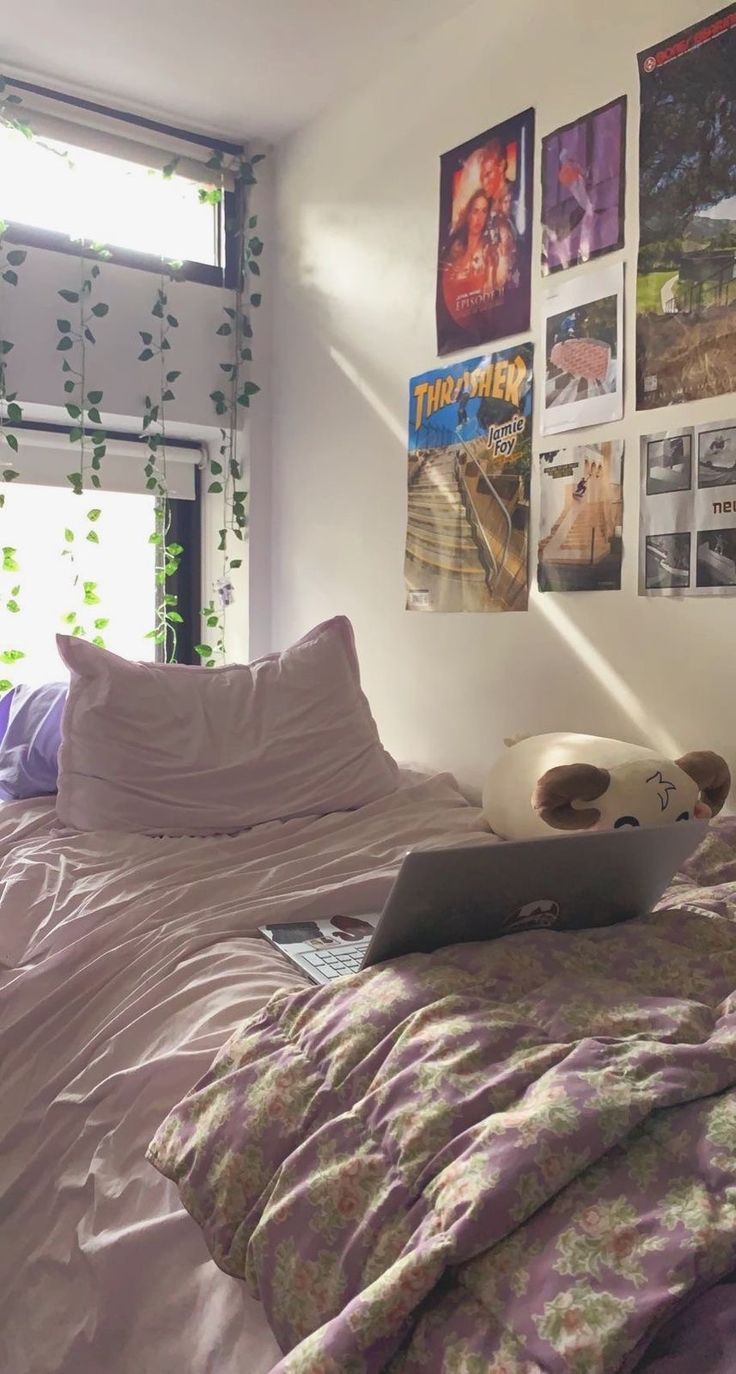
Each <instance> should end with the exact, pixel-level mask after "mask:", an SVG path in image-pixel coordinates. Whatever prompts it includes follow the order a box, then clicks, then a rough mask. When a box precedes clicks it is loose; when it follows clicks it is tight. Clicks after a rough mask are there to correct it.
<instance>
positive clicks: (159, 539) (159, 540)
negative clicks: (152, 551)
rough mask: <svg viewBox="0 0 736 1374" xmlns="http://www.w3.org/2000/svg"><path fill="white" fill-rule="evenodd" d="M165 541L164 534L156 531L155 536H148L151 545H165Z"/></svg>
mask: <svg viewBox="0 0 736 1374" xmlns="http://www.w3.org/2000/svg"><path fill="white" fill-rule="evenodd" d="M163 540H164V537H163V535H162V534H159V533H158V530H156V531H155V532H154V533H153V534H149V536H148V542H149V544H163Z"/></svg>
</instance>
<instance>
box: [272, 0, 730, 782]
mask: <svg viewBox="0 0 736 1374" xmlns="http://www.w3.org/2000/svg"><path fill="white" fill-rule="evenodd" d="M448 8H450V9H452V10H454V11H455V13H454V14H453V17H452V18H451V19H450V20H448V22H447V23H446V24H444V25H443V26H441V27H439V28H433V29H431V30H430V31H428V32H427V33H426V34H425V35H424V37H423V39H422V40H421V42H420V43H418V44H417V45H416V46H415V47H414V49H413V50H411V51H403V52H401V53H399V54H392V53H391V52H387V53H386V62H385V66H384V67H383V69H382V70H381V71H380V72H378V73H377V74H376V76H375V79H374V80H373V82H372V84H371V86H370V88H369V89H367V90H364V91H361V92H360V93H359V94H356V95H355V96H353V97H352V98H351V99H350V100H349V101H348V102H346V103H343V104H342V105H341V106H340V107H339V108H336V109H333V110H331V111H330V112H328V113H327V114H325V115H324V116H322V117H321V118H320V119H319V121H318V122H316V123H315V124H313V125H312V126H310V127H309V128H308V129H307V130H305V131H303V132H302V133H301V134H300V135H299V136H297V137H296V138H295V139H293V140H292V141H291V142H290V143H289V144H287V145H286V146H285V147H283V148H282V149H281V150H280V155H279V165H278V177H277V181H278V185H277V208H276V216H277V224H278V226H279V244H278V295H277V307H276V320H275V355H274V356H275V406H274V461H273V472H272V485H273V504H272V599H273V610H272V632H271V633H272V642H273V644H274V645H282V644H284V643H286V642H287V641H289V640H291V639H293V638H294V637H296V636H297V635H299V634H300V633H301V632H303V631H304V630H305V629H306V628H307V627H308V626H309V625H310V624H312V623H314V622H315V621H318V620H319V619H321V618H323V617H326V616H330V615H332V614H334V613H335V612H337V611H344V612H346V613H347V614H348V615H349V616H350V617H351V618H352V620H353V622H354V625H355V629H356V633H357V640H358V646H359V650H360V655H361V661H362V668H363V680H364V684H365V687H366V690H367V693H368V695H369V698H370V700H371V703H372V705H373V708H374V713H375V715H376V717H377V720H378V722H379V725H380V728H381V731H382V734H383V738H384V741H385V743H386V745H387V747H389V748H390V749H391V750H392V751H394V752H395V753H396V754H397V755H399V756H401V757H402V758H412V759H415V760H422V761H424V762H426V763H430V764H434V765H440V766H446V767H449V768H451V769H453V770H455V771H456V772H457V773H458V775H459V776H460V777H462V778H463V779H464V780H466V781H471V782H472V781H473V780H477V779H478V778H479V777H480V775H481V774H482V772H483V770H484V768H485V766H486V765H487V763H488V762H489V761H490V760H491V759H492V758H493V757H494V756H495V754H496V752H497V751H498V749H499V748H500V747H501V741H502V739H503V737H504V736H505V735H509V734H513V733H516V732H519V731H543V730H550V729H559V728H567V729H577V730H584V731H592V732H596V733H599V734H606V735H614V736H621V737H624V738H629V739H632V740H647V739H652V740H653V741H655V742H657V743H659V745H660V746H661V747H662V748H664V749H672V750H675V749H684V748H685V747H686V746H698V745H701V746H706V745H709V746H712V747H715V748H720V749H721V750H722V751H723V752H724V753H727V754H729V755H730V758H731V760H732V762H733V763H734V764H736V723H735V721H734V705H733V703H734V687H733V680H734V679H733V667H734V643H735V642H736V638H735V635H734V630H735V628H736V601H734V600H729V599H718V600H715V599H714V600H709V601H699V600H695V599H692V600H688V601H682V602H677V601H674V600H656V599H650V600H647V599H645V598H641V599H640V598H638V597H637V595H636V581H637V519H638V465H639V464H638V437H639V435H640V434H641V433H642V432H644V431H652V430H656V429H659V428H661V427H664V426H665V425H669V424H674V423H684V422H690V421H691V420H702V419H705V418H708V419H710V418H714V419H715V418H724V417H726V416H729V415H733V414H735V413H736V399H735V398H734V397H733V396H732V397H731V398H723V399H721V400H718V401H712V402H705V403H700V404H698V405H693V406H682V407H677V408H672V409H670V410H668V411H666V412H665V411H657V412H651V413H649V414H647V415H637V414H636V411H635V394H634V315H633V303H634V295H635V260H636V244H637V181H636V169H637V157H636V146H637V132H638V78H637V66H636V54H637V52H638V51H640V50H641V49H642V48H645V47H648V46H649V45H650V44H653V43H656V42H658V41H659V40H661V39H665V38H667V37H668V36H669V35H671V34H673V33H676V32H677V31H678V30H679V29H680V28H682V27H685V26H686V25H688V24H691V23H694V22H695V21H697V20H699V19H700V18H702V17H704V16H705V15H707V13H708V12H709V10H710V9H711V8H713V9H715V8H716V5H715V4H713V5H712V6H709V4H708V0H647V3H646V4H641V3H640V0H618V3H617V4H615V5H610V6H603V5H593V6H591V5H590V3H589V0H557V3H556V4H554V5H551V4H550V3H549V0H531V2H530V3H527V4H525V5H502V4H500V3H492V4H489V3H488V0H471V2H470V3H466V4H456V5H454V6H453V5H451V6H449V7H448ZM623 91H627V92H628V93H629V97H630V119H629V163H628V166H629V187H628V212H627V234H626V251H625V253H623V254H619V255H618V257H619V258H621V257H623V258H624V259H625V261H626V265H627V328H626V333H627V342H628V360H627V365H626V412H625V419H624V421H623V423H621V424H616V425H610V426H607V427H605V429H603V430H601V431H594V430H590V431H586V436H585V437H586V438H588V437H589V438H591V439H593V440H595V438H596V437H598V436H600V437H608V438H614V437H618V436H620V437H623V438H625V439H626V441H627V444H628V451H627V459H626V479H625V497H626V515H625V530H624V533H625V562H624V588H623V590H622V591H621V592H618V593H617V592H601V593H575V594H567V595H559V594H549V593H548V594H545V595H544V596H541V597H540V596H539V594H538V593H537V592H536V591H535V592H534V594H533V596H532V599H531V607H530V611H529V613H528V614H507V615H468V614H466V615H461V614H458V615H431V614H419V613H414V614H409V613H407V612H405V611H404V609H403V605H404V586H403V555H404V532H405V516H406V452H405V444H406V438H405V427H406V411H407V383H408V379H409V377H410V376H412V375H413V374H415V373H418V372H421V371H423V370H424V369H425V368H427V367H431V366H433V365H434V364H435V363H436V352H435V333H434V318H433V309H434V270H435V254H436V234H437V217H438V209H437V193H438V179H439V166H438V158H439V155H440V153H442V152H443V151H445V150H446V149H448V148H452V147H453V146H455V145H456V144H458V143H461V142H462V141H463V140H465V139H467V138H469V137H472V136H473V135H474V134H476V133H479V132H481V131H482V130H483V129H485V128H488V127H489V126H491V125H493V124H494V123H496V122H498V121H499V120H501V119H503V118H505V117H507V116H509V115H513V114H515V113H517V112H518V111H520V110H523V109H525V108H526V107H527V106H529V105H534V106H535V107H536V110H537V132H538V139H539V138H541V135H542V134H543V133H547V132H549V131H551V130H552V129H554V128H555V127H557V126H558V125H560V124H563V123H565V122H566V121H569V120H571V119H574V118H576V117H577V116H579V115H582V114H584V113H586V112H587V111H588V110H591V109H593V108H595V107H596V106H598V105H602V104H603V103H605V102H606V101H608V100H611V99H613V98H614V97H616V96H618V95H620V94H621V93H622V92H623ZM538 169H539V154H538V156H537V164H536V173H535V176H536V177H538V174H539V172H538ZM536 197H537V204H536V219H537V221H538V217H539V216H538V209H539V190H538V182H537V190H536ZM539 250H540V241H539V225H538V223H537V240H536V243H535V261H536V262H538V261H539ZM615 260H616V258H615V257H611V258H609V259H608V261H615ZM534 281H535V297H534V302H533V320H534V324H535V329H534V337H535V339H536V341H537V345H539V343H540V340H541V335H540V330H539V318H540V306H541V279H540V277H539V274H538V272H537V273H535V278H534ZM475 351H477V350H475ZM538 400H539V393H538V394H537V401H538ZM536 434H537V438H538V430H537V431H536ZM538 447H539V445H538V444H537V449H538ZM532 503H533V527H532V531H531V537H532V548H534V547H535V537H536V503H537V489H536V485H535V486H534V488H533V492H532Z"/></svg>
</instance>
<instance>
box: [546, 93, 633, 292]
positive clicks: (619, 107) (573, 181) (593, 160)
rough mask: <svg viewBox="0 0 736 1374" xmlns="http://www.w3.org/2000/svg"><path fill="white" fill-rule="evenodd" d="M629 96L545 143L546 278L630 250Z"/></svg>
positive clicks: (614, 102) (563, 130) (565, 128)
mask: <svg viewBox="0 0 736 1374" xmlns="http://www.w3.org/2000/svg"><path fill="white" fill-rule="evenodd" d="M625 190H626V96H625V95H623V96H621V97H620V99H618V100H613V101H611V104H610V105H604V106H603V107H602V109H600V110H594V111H593V112H592V114H588V115H584V116H583V118H582V119H577V120H575V122H574V123H573V124H566V125H564V127H563V128H561V129H556V130H555V132H554V133H553V134H549V135H548V137H547V138H545V139H543V140H542V273H543V275H544V276H547V275H548V274H549V273H550V272H561V271H562V270H563V268H566V267H577V266H578V264H579V263H581V262H589V260H590V259H591V258H598V257H601V256H602V254H603V253H612V252H614V250H615V249H617V248H623V246H624V197H625Z"/></svg>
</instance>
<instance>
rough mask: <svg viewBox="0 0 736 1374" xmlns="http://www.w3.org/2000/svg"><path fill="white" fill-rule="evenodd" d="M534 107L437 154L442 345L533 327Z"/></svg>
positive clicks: (466, 344) (455, 346)
mask: <svg viewBox="0 0 736 1374" xmlns="http://www.w3.org/2000/svg"><path fill="white" fill-rule="evenodd" d="M533 173H534V111H533V110H526V111H525V113H524V114H520V115H516V116H515V118H513V119H508V120H506V122H505V123H504V124H499V125H498V126H497V127H496V128H495V129H487V130H486V132H485V133H484V134H479V135H478V137H477V138H472V139H470V140H469V141H468V142H467V143H463V144H462V146H461V147H459V148H453V149H452V151H451V152H449V153H444V154H443V156H442V158H441V160H440V227H439V246H438V254H437V352H438V353H439V354H441V355H443V354H445V353H455V352H457V351H458V350H459V349H461V348H470V347H472V346H475V345H479V344H486V343H492V342H493V341H494V340H495V339H503V338H505V337H506V336H507V335H509V334H521V333H523V332H524V331H525V330H527V329H528V328H529V324H530V310H531V253H532V203H533V195H534V191H533Z"/></svg>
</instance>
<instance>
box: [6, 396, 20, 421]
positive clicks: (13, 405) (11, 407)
mask: <svg viewBox="0 0 736 1374" xmlns="http://www.w3.org/2000/svg"><path fill="white" fill-rule="evenodd" d="M8 419H9V420H10V423H11V424H14V425H15V424H18V423H19V421H20V420H22V419H23V411H22V410H21V408H20V406H19V405H18V403H17V401H10V402H9V403H8Z"/></svg>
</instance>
